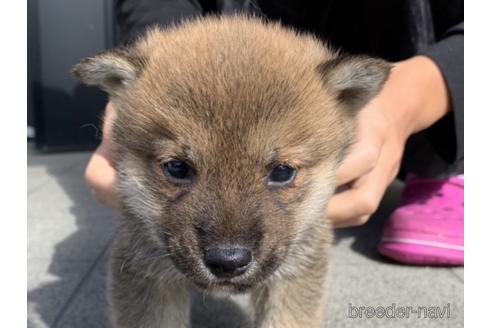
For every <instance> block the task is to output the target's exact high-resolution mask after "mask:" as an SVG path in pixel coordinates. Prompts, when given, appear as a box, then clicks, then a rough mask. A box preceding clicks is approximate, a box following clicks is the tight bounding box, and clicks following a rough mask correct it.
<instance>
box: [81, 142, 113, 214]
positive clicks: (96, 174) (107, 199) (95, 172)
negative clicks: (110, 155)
mask: <svg viewBox="0 0 492 328" xmlns="http://www.w3.org/2000/svg"><path fill="white" fill-rule="evenodd" d="M85 179H86V182H87V184H88V185H89V186H90V187H91V189H92V191H93V194H94V197H95V198H96V199H97V200H98V201H100V202H101V203H103V204H106V205H108V206H111V207H113V208H117V207H118V203H119V201H118V196H117V193H116V179H117V175H116V170H115V169H114V167H113V166H112V165H111V163H110V162H109V161H108V159H107V158H105V157H104V156H101V154H100V153H98V152H97V151H96V152H95V153H94V154H93V155H92V157H91V159H90V160H89V163H88V165H87V168H86V171H85Z"/></svg>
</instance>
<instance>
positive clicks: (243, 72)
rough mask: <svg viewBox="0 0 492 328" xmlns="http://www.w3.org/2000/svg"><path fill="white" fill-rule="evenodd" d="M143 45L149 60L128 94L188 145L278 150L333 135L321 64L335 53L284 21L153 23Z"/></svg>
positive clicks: (132, 103) (136, 108)
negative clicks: (169, 25)
mask: <svg viewBox="0 0 492 328" xmlns="http://www.w3.org/2000/svg"><path fill="white" fill-rule="evenodd" d="M246 31H247V32H246ZM137 51H138V52H139V53H141V54H145V57H146V65H145V67H144V69H143V71H142V72H141V75H140V77H139V79H138V80H137V82H136V84H135V85H134V87H133V88H132V90H130V91H129V94H128V95H127V97H125V98H126V99H128V101H129V103H130V106H131V107H132V108H133V109H132V110H134V111H137V112H138V115H139V116H140V117H145V116H147V119H146V120H142V121H145V122H148V121H153V122H154V123H156V128H158V127H159V126H160V127H161V128H162V129H165V130H167V131H168V132H170V133H171V134H173V135H174V136H175V137H177V138H178V139H180V143H181V144H182V145H187V146H191V147H193V145H197V144H206V145H207V146H209V147H210V145H212V144H213V145H215V146H216V147H222V148H223V149H222V150H224V148H229V150H228V151H230V152H234V151H246V150H248V149H249V150H251V149H254V151H255V152H258V151H263V152H272V151H273V149H277V150H278V149H283V148H284V147H286V146H291V147H293V146H295V145H296V144H302V143H303V142H304V144H306V143H307V142H308V141H312V140H314V139H316V136H328V135H329V133H328V134H327V133H326V132H327V131H326V129H327V128H328V127H330V126H331V125H332V123H333V122H335V121H336V120H337V115H336V113H335V110H334V109H333V108H332V107H333V102H332V101H331V99H330V98H329V97H328V94H327V92H326V90H325V89H324V88H323V84H322V81H321V78H320V76H319V75H318V74H319V73H318V71H317V69H316V68H317V66H318V65H319V64H320V63H322V62H323V61H325V60H326V59H327V58H329V57H330V56H331V54H330V53H329V52H328V50H327V49H326V48H325V47H324V46H323V45H322V44H320V43H319V42H318V41H317V40H316V39H314V38H312V37H310V36H307V35H305V36H299V35H296V34H295V33H293V32H291V31H288V30H286V29H282V28H280V26H279V25H271V24H269V25H265V24H262V23H257V24H251V21H247V20H246V19H245V20H241V19H235V20H231V21H229V22H227V18H225V19H224V22H223V23H220V22H217V21H213V22H212V21H205V22H204V24H193V23H190V24H187V25H185V26H184V27H182V28H180V29H171V30H168V31H159V30H154V31H153V32H151V33H149V34H148V36H147V37H146V38H145V39H144V40H142V41H140V43H138V44H137ZM135 124H138V120H135ZM333 130H334V131H336V130H337V129H336V128H335V129H333ZM328 132H329V131H328ZM318 139H319V137H318Z"/></svg>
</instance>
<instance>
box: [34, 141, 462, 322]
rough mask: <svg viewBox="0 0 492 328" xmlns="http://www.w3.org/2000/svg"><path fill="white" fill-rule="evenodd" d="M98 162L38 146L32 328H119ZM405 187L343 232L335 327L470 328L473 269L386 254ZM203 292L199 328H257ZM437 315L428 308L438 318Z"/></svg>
mask: <svg viewBox="0 0 492 328" xmlns="http://www.w3.org/2000/svg"><path fill="white" fill-rule="evenodd" d="M88 158H89V153H86V152H80V153H63V154H51V155H46V154H39V153H37V152H35V151H34V150H33V149H32V147H30V146H28V169H27V176H28V185H27V190H28V218H27V219H28V245H27V246H28V248H27V249H28V253H27V258H28V281H27V288H28V290H27V302H28V313H27V320H28V322H27V324H28V327H36V328H38V327H39V328H41V327H76V328H79V327H80V328H87V327H109V324H108V320H107V318H106V309H107V302H106V296H105V288H106V281H105V277H106V269H107V265H108V258H109V255H108V252H109V249H110V247H111V241H112V238H113V235H114V229H115V225H116V223H117V220H118V217H117V215H116V213H114V212H113V211H112V210H110V209H107V208H105V207H104V206H102V205H99V204H97V203H96V202H95V201H94V200H93V199H92V197H91V194H90V191H89V190H88V188H87V187H86V186H85V184H84V181H83V172H84V168H85V165H86V163H87V160H88ZM400 190H401V185H399V184H394V185H393V186H392V187H391V188H390V190H389V191H388V193H387V195H386V198H385V200H384V202H383V204H382V206H381V208H380V210H379V211H378V213H377V214H376V215H375V217H374V218H373V219H372V220H371V221H370V222H369V223H368V224H367V225H365V226H363V227H359V228H351V229H344V230H340V231H338V232H337V238H336V242H335V247H334V250H333V254H332V263H331V265H332V269H331V272H330V281H331V282H330V286H329V289H330V300H329V304H328V306H327V309H326V311H327V326H328V327H463V279H464V278H463V268H430V267H413V266H405V265H399V264H396V263H392V262H390V261H387V260H385V259H383V258H381V257H380V256H379V255H378V253H377V251H376V245H377V240H378V238H379V233H380V230H381V225H382V224H383V223H384V220H385V218H387V216H388V213H390V211H391V209H392V208H393V207H394V206H395V202H396V201H397V199H398V197H399V192H400ZM194 295H195V297H194V303H193V312H192V322H193V327H248V326H250V320H249V317H248V316H247V315H246V314H245V311H244V310H243V309H242V308H241V307H239V306H238V305H237V304H236V303H234V301H232V300H220V299H213V298H211V297H210V296H207V297H204V296H202V295H197V294H194ZM393 303H394V304H395V307H398V306H405V307H409V306H411V307H412V310H416V311H417V307H419V306H421V307H430V306H440V307H445V306H447V304H449V317H448V313H447V312H443V314H444V318H439V319H431V318H419V317H418V314H417V313H411V312H410V313H409V315H408V317H405V318H401V319H400V318H396V314H393V315H392V309H391V308H392V304H393ZM350 305H352V306H356V307H357V308H358V307H361V306H365V307H370V306H372V307H374V308H376V307H378V306H383V307H384V308H386V309H385V311H386V314H387V315H388V316H390V317H391V316H394V317H395V318H381V319H380V318H377V317H374V318H371V319H368V318H365V319H360V318H351V317H350V316H355V315H356V313H357V311H358V310H357V311H356V310H354V309H352V312H351V313H350V314H351V315H349V306H350ZM436 310H437V309H436V308H434V309H432V308H430V309H427V311H429V312H428V315H429V316H430V315H432V314H436V313H437V312H436ZM443 310H446V308H443ZM381 311H382V310H381ZM423 311H424V309H423V308H422V309H421V313H420V314H421V316H423V314H424V312H423ZM380 313H381V312H380ZM366 314H369V315H370V314H371V313H370V311H368V313H366V312H364V316H365V315H366ZM437 315H438V314H437Z"/></svg>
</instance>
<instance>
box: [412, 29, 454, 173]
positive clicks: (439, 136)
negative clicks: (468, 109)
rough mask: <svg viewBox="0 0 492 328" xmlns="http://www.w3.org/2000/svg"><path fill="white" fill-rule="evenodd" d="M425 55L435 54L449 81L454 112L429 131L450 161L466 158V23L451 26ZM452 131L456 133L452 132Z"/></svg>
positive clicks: (426, 50)
mask: <svg viewBox="0 0 492 328" xmlns="http://www.w3.org/2000/svg"><path fill="white" fill-rule="evenodd" d="M436 37H437V40H438V41H437V42H436V43H435V44H433V45H431V46H429V47H428V48H427V49H425V50H424V51H423V52H422V53H421V55H424V56H427V57H429V58H431V59H432V60H433V61H434V62H435V63H436V64H437V66H438V67H439V69H440V71H441V73H442V74H443V77H444V79H445V81H446V85H447V89H448V93H449V96H450V104H451V110H452V112H451V113H450V114H449V115H447V116H446V117H444V118H443V119H441V120H440V121H438V122H436V124H434V125H433V126H432V127H431V128H429V129H428V130H427V131H425V133H426V135H427V136H428V138H429V139H430V140H431V142H432V143H433V144H435V148H436V149H437V150H441V154H440V155H441V156H442V157H443V158H444V159H445V160H446V161H447V162H449V163H451V164H453V163H457V162H463V160H464V133H463V131H464V89H463V86H464V23H463V22H460V23H458V24H456V25H453V26H451V27H448V28H447V29H446V30H444V32H443V33H442V34H441V35H436ZM450 131H452V133H453V135H452V136H450Z"/></svg>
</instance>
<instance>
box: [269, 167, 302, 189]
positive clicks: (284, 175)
mask: <svg viewBox="0 0 492 328" xmlns="http://www.w3.org/2000/svg"><path fill="white" fill-rule="evenodd" d="M295 175H296V169H295V168H293V167H292V166H289V165H285V164H280V165H277V166H275V167H274V168H273V169H272V170H271V171H270V174H269V175H268V183H269V184H270V185H276V186H283V185H287V184H289V183H291V182H292V181H293V180H294V178H295Z"/></svg>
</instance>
